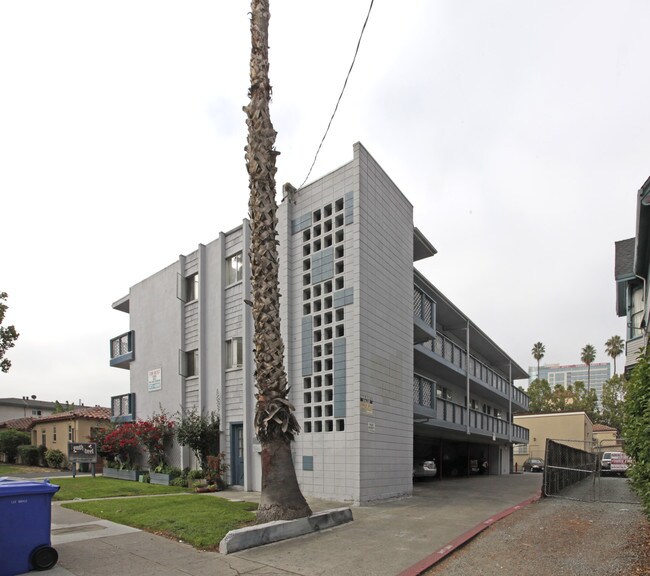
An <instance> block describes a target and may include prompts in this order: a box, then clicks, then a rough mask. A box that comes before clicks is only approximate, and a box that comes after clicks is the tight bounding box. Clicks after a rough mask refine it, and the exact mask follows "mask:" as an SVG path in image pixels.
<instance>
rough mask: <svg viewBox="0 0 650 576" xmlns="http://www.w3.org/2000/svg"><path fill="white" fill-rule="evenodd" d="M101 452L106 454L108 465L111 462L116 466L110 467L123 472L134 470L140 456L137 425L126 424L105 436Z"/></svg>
mask: <svg viewBox="0 0 650 576" xmlns="http://www.w3.org/2000/svg"><path fill="white" fill-rule="evenodd" d="M101 451H102V453H103V454H106V459H107V460H108V461H109V465H110V463H111V462H113V463H115V464H117V466H111V467H117V468H120V469H125V470H132V469H134V468H135V466H136V464H137V461H138V458H139V456H140V440H139V438H138V426H137V424H135V423H133V422H127V423H126V424H122V425H121V426H118V427H117V428H115V430H112V431H111V432H109V433H108V434H106V436H104V444H103V445H102V447H101Z"/></svg>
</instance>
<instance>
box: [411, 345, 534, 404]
mask: <svg viewBox="0 0 650 576" xmlns="http://www.w3.org/2000/svg"><path fill="white" fill-rule="evenodd" d="M422 345H423V346H424V347H425V348H426V349H427V350H431V351H432V352H435V353H436V354H437V355H438V356H441V357H442V358H444V359H445V360H447V362H449V363H451V364H453V365H454V366H456V367H457V368H459V369H460V370H462V371H463V372H465V371H466V370H467V369H468V364H467V352H466V351H465V349H464V348H462V347H461V346H459V345H458V344H456V343H455V342H453V341H452V340H450V339H449V338H447V337H446V336H444V335H443V334H441V333H440V332H436V338H435V339H430V340H427V341H425V342H423V343H422ZM469 374H470V376H473V377H474V378H476V380H479V381H480V382H482V383H484V384H486V385H487V386H489V387H490V388H493V389H494V390H498V391H499V392H501V393H502V394H503V395H504V396H506V397H508V396H509V394H510V391H511V390H512V401H513V402H514V403H515V404H517V405H519V406H521V407H523V408H525V409H528V396H527V395H526V394H525V393H523V392H522V391H521V390H519V389H518V388H515V387H514V386H512V385H511V384H510V383H509V382H508V380H507V379H506V378H504V377H503V376H501V375H500V374H499V373H498V372H495V371H494V370H492V369H491V368H489V367H488V366H487V365H486V364H484V363H483V362H481V361H480V360H478V359H477V358H475V357H474V356H472V355H471V354H470V356H469Z"/></svg>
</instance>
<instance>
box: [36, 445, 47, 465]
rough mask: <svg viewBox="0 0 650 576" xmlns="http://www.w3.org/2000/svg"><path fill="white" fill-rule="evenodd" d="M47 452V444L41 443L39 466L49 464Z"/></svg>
mask: <svg viewBox="0 0 650 576" xmlns="http://www.w3.org/2000/svg"><path fill="white" fill-rule="evenodd" d="M46 452H47V446H44V445H43V444H41V445H40V446H39V447H38V465H39V466H47V461H46V460H45V454H46Z"/></svg>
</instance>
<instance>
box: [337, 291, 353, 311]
mask: <svg viewBox="0 0 650 576" xmlns="http://www.w3.org/2000/svg"><path fill="white" fill-rule="evenodd" d="M332 303H333V305H334V308H340V307H341V306H347V305H348V304H353V303H354V288H344V289H343V290H337V291H336V292H334V299H333V300H332Z"/></svg>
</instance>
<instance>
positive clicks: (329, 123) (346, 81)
mask: <svg viewBox="0 0 650 576" xmlns="http://www.w3.org/2000/svg"><path fill="white" fill-rule="evenodd" d="M374 3H375V0H370V6H369V8H368V14H366V19H365V21H364V23H363V27H362V28H361V34H359V40H358V42H357V48H356V50H355V51H354V58H352V64H350V69H349V70H348V74H347V76H346V77H345V82H343V88H342V89H341V93H340V94H339V99H338V100H337V101H336V106H334V112H332V117H331V118H330V121H329V122H328V124H327V129H326V130H325V134H323V138H322V139H321V141H320V144H319V145H318V149H317V150H316V154H315V155H314V161H313V162H312V163H311V166H310V168H309V172H307V176H305V179H304V180H303V181H302V184H300V186H298V188H302V187H303V185H304V183H305V182H307V178H309V175H310V174H311V171H312V169H313V168H314V164H316V159H317V158H318V153H319V152H320V149H321V147H322V146H323V142H325V138H326V137H327V133H328V132H329V130H330V126H331V125H332V120H334V116H335V115H336V111H337V110H338V109H339V104H340V103H341V98H342V97H343V92H345V87H346V86H347V85H348V79H349V78H350V73H351V72H352V68H354V63H355V62H356V60H357V54H358V53H359V46H361V39H362V38H363V32H364V31H365V29H366V24H368V18H370V12H371V11H372V5H373V4H374Z"/></svg>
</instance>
